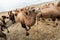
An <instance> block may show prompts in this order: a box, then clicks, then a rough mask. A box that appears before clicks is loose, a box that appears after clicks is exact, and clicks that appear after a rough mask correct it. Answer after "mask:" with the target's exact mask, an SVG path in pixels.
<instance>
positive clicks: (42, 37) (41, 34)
mask: <svg viewBox="0 0 60 40" xmlns="http://www.w3.org/2000/svg"><path fill="white" fill-rule="evenodd" d="M0 15H7V12H5V13H1V14H0ZM46 21H47V19H46ZM47 23H49V24H50V25H47ZM57 23H58V26H56V27H53V25H54V24H53V22H52V21H50V22H49V21H47V22H45V21H42V20H41V21H39V24H38V25H34V26H32V28H31V30H30V31H29V33H30V35H29V36H28V37H27V36H26V33H25V29H24V28H22V27H21V25H20V23H18V22H16V23H15V24H12V23H11V21H9V22H7V26H8V25H10V26H9V27H8V29H9V31H10V33H7V32H6V30H5V31H4V33H6V35H7V39H8V40H60V21H57Z"/></svg>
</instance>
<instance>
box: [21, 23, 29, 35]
mask: <svg viewBox="0 0 60 40" xmlns="http://www.w3.org/2000/svg"><path fill="white" fill-rule="evenodd" d="M22 27H23V28H25V30H26V36H28V35H29V33H28V31H29V30H28V29H27V27H26V25H25V24H22Z"/></svg>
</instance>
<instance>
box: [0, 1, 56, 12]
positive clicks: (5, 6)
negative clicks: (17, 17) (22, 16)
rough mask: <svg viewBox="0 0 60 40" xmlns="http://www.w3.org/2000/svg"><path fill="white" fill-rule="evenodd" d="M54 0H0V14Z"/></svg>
mask: <svg viewBox="0 0 60 40" xmlns="http://www.w3.org/2000/svg"><path fill="white" fill-rule="evenodd" d="M49 1H55V0H0V12H3V11H9V10H13V9H16V8H23V7H25V6H29V5H34V4H39V3H43V2H49Z"/></svg>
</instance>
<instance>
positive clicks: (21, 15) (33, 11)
mask: <svg viewBox="0 0 60 40" xmlns="http://www.w3.org/2000/svg"><path fill="white" fill-rule="evenodd" d="M15 17H16V18H15ZM40 18H41V19H42V20H44V21H45V18H47V19H48V18H49V21H50V19H51V20H52V21H53V22H54V23H55V20H56V19H57V20H60V1H59V2H57V3H54V2H52V3H47V4H43V5H41V6H40V8H38V7H28V8H22V9H16V10H11V11H9V12H8V16H5V15H3V16H0V37H3V38H4V39H5V40H7V38H6V34H5V33H3V32H2V31H4V29H7V31H8V33H9V30H8V28H7V27H6V22H5V19H9V20H11V21H12V23H13V24H14V23H15V22H16V20H15V19H17V21H19V22H20V24H21V26H22V28H24V29H25V30H26V36H29V32H28V31H29V30H30V29H31V26H33V25H34V24H35V23H38V21H39V20H40ZM56 25H58V23H56ZM26 26H28V28H27V27H26Z"/></svg>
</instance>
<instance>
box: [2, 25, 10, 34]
mask: <svg viewBox="0 0 60 40" xmlns="http://www.w3.org/2000/svg"><path fill="white" fill-rule="evenodd" d="M3 28H4V29H7V32H8V33H9V30H8V28H7V27H6V25H2V30H3Z"/></svg>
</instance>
